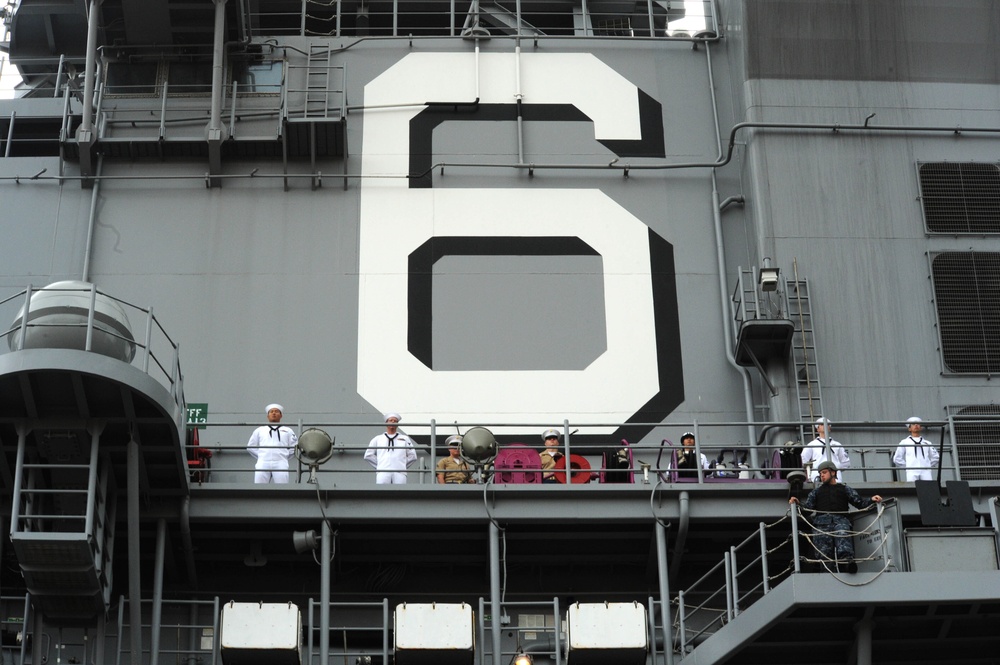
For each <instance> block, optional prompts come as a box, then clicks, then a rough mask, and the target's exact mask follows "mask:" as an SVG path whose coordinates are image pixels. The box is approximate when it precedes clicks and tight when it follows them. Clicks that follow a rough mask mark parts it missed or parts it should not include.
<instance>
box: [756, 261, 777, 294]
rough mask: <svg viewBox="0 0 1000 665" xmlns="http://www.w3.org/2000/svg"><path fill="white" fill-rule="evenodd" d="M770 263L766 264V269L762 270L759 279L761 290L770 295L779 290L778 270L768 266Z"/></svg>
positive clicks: (766, 262)
mask: <svg viewBox="0 0 1000 665" xmlns="http://www.w3.org/2000/svg"><path fill="white" fill-rule="evenodd" d="M768 263H769V262H768V261H765V262H764V267H763V268H761V269H760V275H759V277H758V283H759V284H760V290H761V291H763V292H764V293H770V292H772V291H777V290H778V269H777V268H771V267H770V266H768V265H767V264H768Z"/></svg>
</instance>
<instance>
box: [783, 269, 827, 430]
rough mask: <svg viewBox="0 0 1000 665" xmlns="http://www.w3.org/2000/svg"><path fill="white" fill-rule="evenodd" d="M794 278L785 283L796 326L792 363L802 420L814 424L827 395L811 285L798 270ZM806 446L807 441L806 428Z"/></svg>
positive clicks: (789, 309) (789, 313)
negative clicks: (821, 375)
mask: <svg viewBox="0 0 1000 665" xmlns="http://www.w3.org/2000/svg"><path fill="white" fill-rule="evenodd" d="M795 273H796V275H795V278H794V279H788V280H785V297H786V298H787V299H788V304H787V309H786V311H787V312H788V318H789V319H791V320H792V323H794V324H795V333H794V335H793V336H792V360H793V362H794V364H795V365H794V368H795V383H796V386H797V387H798V399H799V420H800V421H801V422H803V423H812V422H813V421H814V420H816V418H819V417H820V416H822V415H823V395H822V391H821V389H820V380H819V363H817V362H816V335H815V331H814V330H813V318H812V306H811V304H810V300H809V282H808V281H807V280H805V279H799V277H798V269H797V267H796V271H795ZM803 430H804V431H802V432H801V435H802V437H803V438H802V441H803V443H804V442H805V441H806V440H807V439H806V436H805V435H806V433H809V432H810V430H807V429H805V428H803Z"/></svg>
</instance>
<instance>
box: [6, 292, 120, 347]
mask: <svg viewBox="0 0 1000 665" xmlns="http://www.w3.org/2000/svg"><path fill="white" fill-rule="evenodd" d="M92 288H93V285H92V284H90V283H89V282H80V281H74V280H68V281H63V282H54V283H52V284H49V285H48V286H45V287H42V288H41V289H38V290H37V291H34V292H32V294H31V301H30V302H29V303H28V306H27V309H28V317H27V321H28V324H27V328H26V332H25V335H24V343H23V344H22V343H21V324H22V319H24V310H25V308H24V307H22V308H21V310H20V311H19V312H18V313H17V317H16V318H15V319H14V322H13V323H12V324H11V328H12V329H13V331H14V332H13V334H11V335H10V337H8V346H9V347H10V350H11V351H17V350H20V349H79V350H81V351H84V350H86V348H87V320H88V318H89V314H90V298H91V289H92ZM90 350H91V351H93V352H95V353H100V354H101V355H105V356H108V357H111V358H115V359H117V360H122V361H124V362H132V359H133V358H134V357H135V338H134V337H133V336H132V326H131V325H130V324H129V321H128V316H126V314H125V308H123V307H122V306H121V303H119V302H118V301H116V300H114V299H113V298H111V297H109V296H106V295H104V294H102V293H100V292H98V293H97V294H96V299H95V300H94V334H93V336H92V338H91V343H90Z"/></svg>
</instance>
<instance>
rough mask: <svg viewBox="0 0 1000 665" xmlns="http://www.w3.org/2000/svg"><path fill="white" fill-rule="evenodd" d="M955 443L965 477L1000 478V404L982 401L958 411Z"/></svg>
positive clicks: (960, 466)
mask: <svg viewBox="0 0 1000 665" xmlns="http://www.w3.org/2000/svg"><path fill="white" fill-rule="evenodd" d="M949 410H950V409H949ZM963 419H965V420H968V421H970V422H963ZM955 443H956V444H957V446H958V466H959V468H960V469H961V470H962V480H1000V406H998V405H996V404H979V405H974V406H966V407H963V408H961V409H959V410H958V411H957V412H956V413H955Z"/></svg>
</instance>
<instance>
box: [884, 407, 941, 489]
mask: <svg viewBox="0 0 1000 665" xmlns="http://www.w3.org/2000/svg"><path fill="white" fill-rule="evenodd" d="M923 422H924V421H923V420H921V419H920V418H918V417H917V416H913V417H911V418H907V420H906V429H908V430H910V436H908V437H906V438H905V439H903V440H902V441H900V442H899V446H897V447H896V453H895V454H894V455H893V456H892V463H893V464H895V465H896V466H899V467H902V468H904V469H906V481H907V482H913V481H914V480H934V469H935V468H937V465H938V461H939V460H940V458H941V455H940V453H938V450H937V448H936V447H935V446H934V444H933V443H931V442H930V441H928V440H927V439H925V438H924V437H922V436H920V433H921V432H922V431H923V428H924V425H923Z"/></svg>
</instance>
